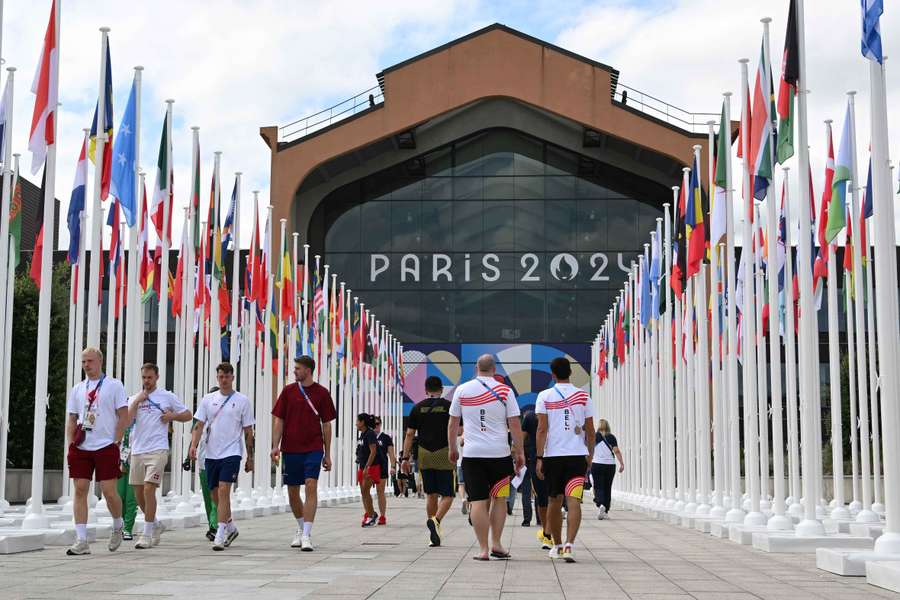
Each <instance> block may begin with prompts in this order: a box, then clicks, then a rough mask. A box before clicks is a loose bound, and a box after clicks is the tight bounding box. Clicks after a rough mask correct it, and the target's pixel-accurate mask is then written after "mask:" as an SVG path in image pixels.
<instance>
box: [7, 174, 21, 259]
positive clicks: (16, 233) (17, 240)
mask: <svg viewBox="0 0 900 600" xmlns="http://www.w3.org/2000/svg"><path fill="white" fill-rule="evenodd" d="M9 237H10V240H9V251H10V252H12V267H13V269H15V268H17V267H18V266H19V262H20V260H21V251H22V182H21V181H19V165H18V162H17V163H16V172H15V174H14V175H13V196H12V202H11V203H10V205H9Z"/></svg>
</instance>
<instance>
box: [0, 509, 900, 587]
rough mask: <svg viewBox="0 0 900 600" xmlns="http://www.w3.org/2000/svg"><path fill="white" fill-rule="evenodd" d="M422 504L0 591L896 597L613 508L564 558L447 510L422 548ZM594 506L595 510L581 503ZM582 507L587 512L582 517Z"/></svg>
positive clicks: (64, 560)
mask: <svg viewBox="0 0 900 600" xmlns="http://www.w3.org/2000/svg"><path fill="white" fill-rule="evenodd" d="M423 505H424V501H423V500H419V499H416V498H401V499H391V500H390V504H389V510H388V518H389V525H388V526H387V527H378V528H371V529H361V528H360V527H359V521H360V517H361V514H362V509H361V505H359V504H344V505H340V506H336V507H329V508H323V509H320V511H319V516H318V519H317V521H316V526H315V530H314V531H313V534H314V535H313V540H314V542H315V543H316V545H317V547H316V552H314V553H301V552H300V551H299V550H296V549H291V548H289V547H288V545H289V544H290V540H291V536H292V534H293V530H294V527H295V523H294V521H293V519H292V518H291V516H290V514H278V515H274V516H270V517H263V518H256V519H251V520H246V521H239V522H238V526H239V527H240V531H241V535H240V537H239V538H238V539H237V541H236V542H235V544H234V546H233V547H232V548H230V549H228V550H226V551H225V552H223V553H216V552H213V551H212V550H211V549H210V544H209V542H207V541H206V539H205V538H203V530H202V529H200V528H192V529H186V530H179V531H171V532H167V533H166V534H165V535H164V536H163V543H162V545H161V546H159V547H157V548H154V549H152V550H143V551H142V550H134V549H133V542H131V543H128V542H126V543H125V544H123V545H122V548H121V549H120V550H119V551H118V552H116V553H109V552H108V551H107V550H106V547H105V543H95V544H93V545H92V550H93V552H94V554H93V555H91V556H87V557H66V556H65V549H64V548H61V547H52V548H50V549H46V550H43V551H39V552H31V553H24V554H18V555H9V556H2V557H0V599H13V598H15V599H19V598H21V599H25V598H66V599H73V598H77V597H98V596H100V595H101V594H102V596H103V597H104V598H127V599H129V600H137V599H140V598H148V599H149V598H190V599H191V600H200V599H205V598H231V599H234V598H241V597H247V598H253V599H254V600H256V599H259V600H267V599H270V598H271V599H273V600H274V599H278V600H284V599H287V598H306V597H309V598H318V597H328V598H347V599H351V598H373V599H375V598H385V599H388V598H390V599H397V600H401V599H426V598H429V599H430V598H439V599H457V598H459V599H463V598H465V599H474V598H477V599H488V598H500V599H504V600H506V599H508V600H520V599H521V600H525V599H536V600H556V599H561V598H567V599H570V598H578V599H581V600H592V599H595V598H603V599H604V600H618V599H635V600H638V599H640V600H651V599H660V600H680V599H688V598H696V599H709V600H732V599H733V600H737V599H744V598H746V599H750V598H760V599H765V600H776V599H785V600H805V599H812V598H833V599H835V600H838V599H839V600H855V599H857V598H859V599H862V598H900V595H898V594H894V593H892V592H888V591H885V590H881V589H879V588H876V587H873V586H870V585H868V584H866V582H865V578H841V577H838V576H836V575H831V574H829V573H826V572H824V571H820V570H818V569H817V568H816V566H815V557H814V556H813V555H812V554H802V555H789V554H788V555H785V554H782V555H770V554H764V553H761V552H759V551H756V550H753V549H751V548H748V547H746V546H739V545H737V544H733V543H730V542H727V541H723V540H718V539H715V538H712V537H710V536H708V535H704V534H701V533H698V532H696V531H693V530H688V529H682V528H681V527H676V526H673V525H668V524H665V523H661V522H659V521H657V520H654V519H651V518H650V517H648V516H646V515H642V514H636V513H631V512H624V511H620V512H614V513H613V518H612V519H610V520H608V521H597V520H595V519H585V522H584V524H583V527H582V531H581V534H580V536H579V540H578V546H577V551H576V552H577V555H576V556H577V559H578V562H577V563H575V564H567V563H563V562H551V561H550V560H548V558H547V556H546V554H547V553H546V551H542V550H541V549H540V548H539V547H538V546H537V545H536V542H535V538H534V533H535V528H534V527H531V528H524V527H521V526H520V525H519V523H520V522H521V520H522V517H521V513H520V510H519V508H518V507H517V508H516V513H515V515H514V516H513V517H511V518H510V520H509V521H508V523H509V527H508V528H507V530H506V532H505V534H504V543H505V544H508V545H509V547H510V549H511V552H512V556H513V558H512V560H509V561H492V562H490V563H488V564H485V563H478V562H475V561H473V560H472V559H471V557H472V555H473V554H474V552H475V547H474V541H475V538H474V535H473V532H472V531H471V529H470V527H469V526H468V524H467V523H466V518H465V517H464V516H462V515H461V514H460V511H459V507H458V505H455V506H454V508H453V510H452V511H451V513H450V514H449V515H448V517H447V518H446V519H445V522H444V526H443V529H444V534H445V541H444V545H443V546H442V547H440V548H428V547H427V542H428V536H427V531H426V529H425V527H424V519H423V516H422V515H423ZM589 507H592V505H589ZM591 514H593V512H591Z"/></svg>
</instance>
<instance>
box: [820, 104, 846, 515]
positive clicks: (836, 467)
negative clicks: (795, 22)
mask: <svg viewBox="0 0 900 600" xmlns="http://www.w3.org/2000/svg"><path fill="white" fill-rule="evenodd" d="M826 123H827V125H826V127H827V129H828V132H829V137H831V136H830V133H831V122H830V121H826ZM827 252H828V375H829V379H828V387H829V388H830V389H829V395H830V396H831V476H832V481H833V484H834V502H835V506H834V508H833V509H832V511H831V515H830V516H831V518H832V519H834V520H843V521H846V520H849V519H850V511H849V510H847V507H846V506H845V505H844V430H843V423H842V420H841V419H842V415H841V412H842V407H843V406H842V405H843V402H842V398H843V393H842V390H841V354H840V347H839V345H838V344H839V339H838V336H839V334H838V290H837V264H836V262H837V261H836V259H835V253H836V252H837V246H835V245H832V246H831V247H830V248H828V250H827Z"/></svg>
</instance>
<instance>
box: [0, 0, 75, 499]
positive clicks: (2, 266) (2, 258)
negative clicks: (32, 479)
mask: <svg viewBox="0 0 900 600" xmlns="http://www.w3.org/2000/svg"><path fill="white" fill-rule="evenodd" d="M2 4H3V3H2V2H0V21H2V18H3V10H2ZM0 29H2V27H0ZM6 72H7V73H8V75H7V76H6V89H7V92H8V93H9V97H8V98H6V100H7V102H6V107H5V108H6V114H5V115H3V120H4V123H5V125H4V129H5V132H6V134H5V136H4V137H5V138H6V143H5V144H3V192H2V194H0V195H2V204H0V215H3V218H2V219H0V240H3V243H0V298H4V299H5V298H6V288H7V285H8V280H9V278H8V277H7V273H8V271H9V265H8V263H9V260H8V259H7V257H8V256H9V254H10V252H9V206H10V200H11V198H12V194H13V192H14V191H15V190H13V187H12V186H13V181H12V179H13V170H12V166H13V165H12V130H13V102H12V99H13V97H14V94H13V92H14V85H13V84H14V83H15V75H16V69H15V67H9V68H8V69H6ZM69 314H70V315H71V308H70V310H69ZM11 319H12V310H11V308H8V307H7V306H6V303H5V302H0V326H2V327H3V330H2V332H0V341H3V340H4V339H5V337H6V322H7V320H11ZM70 321H71V319H70ZM10 358H11V357H10V355H9V354H8V353H7V352H6V344H5V343H4V344H3V347H0V365H5V364H6V363H8V362H9V361H10ZM3 402H6V398H4V399H3ZM0 425H2V426H3V427H5V426H6V421H5V420H4V421H3V423H2V424H0ZM2 448H3V450H4V455H5V454H6V453H5V450H6V446H2ZM0 485H3V484H0ZM2 492H3V489H2V488H0V502H2V500H3V493H2ZM2 508H3V507H2V506H0V510H2Z"/></svg>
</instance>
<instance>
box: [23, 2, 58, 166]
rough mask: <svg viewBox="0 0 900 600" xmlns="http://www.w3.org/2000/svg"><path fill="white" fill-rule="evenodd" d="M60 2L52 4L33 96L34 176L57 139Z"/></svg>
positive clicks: (31, 147) (30, 139) (31, 146)
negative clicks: (55, 124) (55, 136)
mask: <svg viewBox="0 0 900 600" xmlns="http://www.w3.org/2000/svg"><path fill="white" fill-rule="evenodd" d="M56 25H57V23H56V0H53V2H52V4H51V5H50V22H49V23H48V24H47V32H46V33H45V34H44V46H43V48H42V49H41V58H40V60H39V61H38V67H37V72H36V73H35V76H34V83H32V85H31V93H33V94H34V95H35V99H34V113H33V114H32V116H31V133H30V135H29V136H28V150H29V151H30V152H31V173H32V175H34V174H36V173H37V172H38V171H39V170H40V169H41V167H42V166H43V164H44V160H45V159H46V158H47V148H48V147H49V146H52V145H53V144H55V143H56V140H55V139H54V135H55V129H56V128H55V126H54V122H55V119H56V108H57V106H58V105H59V51H58V46H57V40H58V39H59V32H58V31H57V28H56Z"/></svg>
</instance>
